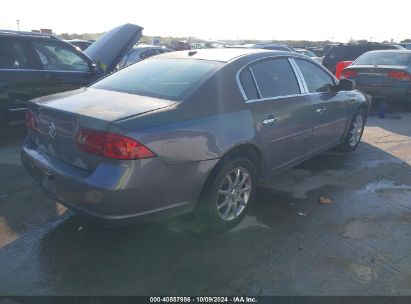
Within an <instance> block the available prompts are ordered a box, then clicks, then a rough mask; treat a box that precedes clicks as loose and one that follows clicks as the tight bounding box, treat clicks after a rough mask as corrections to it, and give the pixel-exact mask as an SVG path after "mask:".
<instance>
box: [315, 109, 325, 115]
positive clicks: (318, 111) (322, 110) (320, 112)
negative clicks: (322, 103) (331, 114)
mask: <svg viewBox="0 0 411 304" xmlns="http://www.w3.org/2000/svg"><path fill="white" fill-rule="evenodd" d="M324 111H325V108H319V109H317V110H315V112H317V113H318V114H322V113H323V112H324Z"/></svg>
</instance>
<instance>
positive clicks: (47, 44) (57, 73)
mask: <svg viewBox="0 0 411 304" xmlns="http://www.w3.org/2000/svg"><path fill="white" fill-rule="evenodd" d="M29 41H30V48H31V50H32V53H33V54H34V56H35V59H36V62H37V65H38V69H39V77H40V78H41V79H42V80H43V82H42V83H43V86H42V87H41V90H42V91H43V95H49V94H54V93H59V92H63V91H68V90H74V89H77V88H79V87H82V86H85V85H87V84H89V83H91V82H93V81H95V80H96V79H98V78H100V77H101V76H102V75H100V74H98V73H97V72H96V71H93V67H92V65H93V62H92V61H91V60H90V59H89V58H87V56H85V55H84V54H82V53H81V52H79V51H77V50H76V49H75V47H73V46H71V45H70V44H68V43H65V42H62V41H60V40H57V39H41V38H40V39H30V40H29Z"/></svg>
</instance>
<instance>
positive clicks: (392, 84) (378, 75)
mask: <svg viewBox="0 0 411 304" xmlns="http://www.w3.org/2000/svg"><path fill="white" fill-rule="evenodd" d="M341 78H345V79H351V80H354V81H355V82H356V84H357V89H358V90H361V91H363V92H365V93H367V94H370V95H371V96H372V97H373V98H376V99H383V100H386V101H391V102H401V103H403V102H405V103H407V104H408V105H410V104H411V50H385V51H372V52H368V53H365V54H363V55H362V56H360V57H359V58H358V59H357V60H356V61H354V63H353V64H352V65H351V66H349V67H347V68H346V69H345V70H344V71H343V72H342V74H341Z"/></svg>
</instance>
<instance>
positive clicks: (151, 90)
mask: <svg viewBox="0 0 411 304" xmlns="http://www.w3.org/2000/svg"><path fill="white" fill-rule="evenodd" d="M219 65H220V64H219V63H217V62H212V61H202V60H195V59H148V60H144V61H141V62H139V63H136V64H133V65H130V66H128V67H127V68H124V69H122V70H120V71H118V72H116V73H114V74H112V75H110V76H108V77H106V78H103V79H102V80H100V81H98V82H96V83H95V84H94V85H92V87H93V88H96V89H104V90H110V91H119V92H125V93H130V94H137V95H143V96H150V97H156V98H163V99H170V100H178V99H180V98H182V97H183V96H184V95H185V94H186V93H188V92H189V91H190V90H192V89H193V88H194V87H195V86H196V85H198V84H199V83H200V82H201V81H202V80H204V79H206V78H207V77H208V76H210V75H211V74H212V73H213V72H214V71H215V70H216V69H217V68H218V66H219Z"/></svg>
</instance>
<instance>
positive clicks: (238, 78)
mask: <svg viewBox="0 0 411 304" xmlns="http://www.w3.org/2000/svg"><path fill="white" fill-rule="evenodd" d="M245 67H246V66H244V67H243V68H241V70H240V71H239V72H238V73H237V75H236V80H237V85H238V87H239V89H240V92H241V95H243V98H244V101H247V100H248V97H247V94H246V93H245V91H244V88H243V86H242V84H241V81H240V74H241V72H242V71H243V69H244V68H245Z"/></svg>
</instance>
